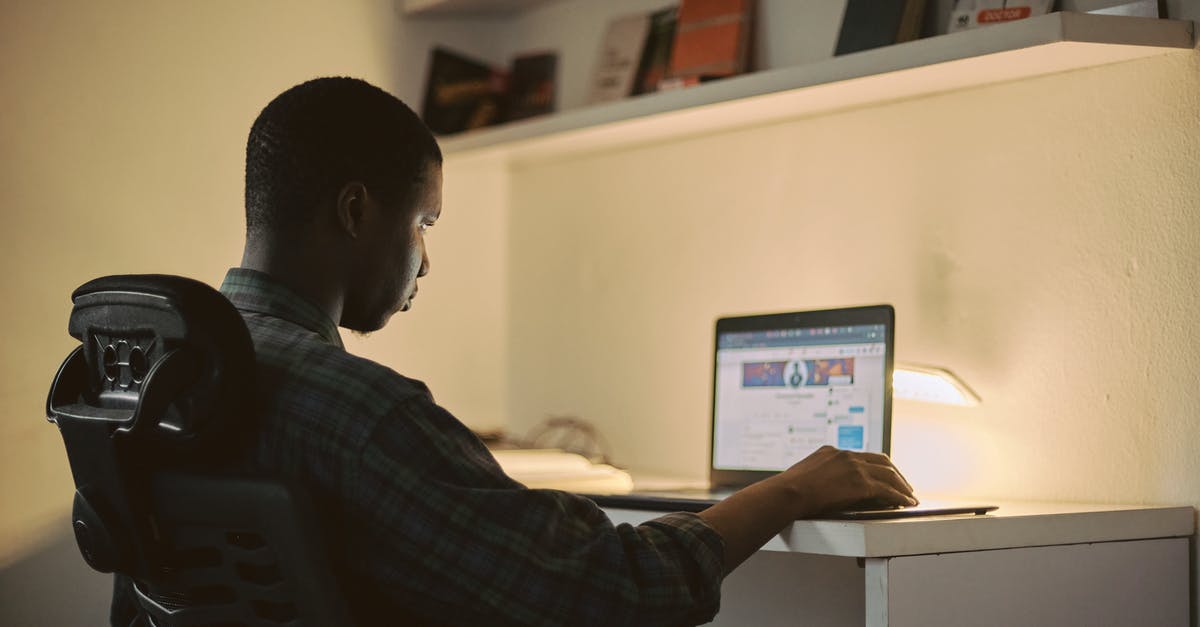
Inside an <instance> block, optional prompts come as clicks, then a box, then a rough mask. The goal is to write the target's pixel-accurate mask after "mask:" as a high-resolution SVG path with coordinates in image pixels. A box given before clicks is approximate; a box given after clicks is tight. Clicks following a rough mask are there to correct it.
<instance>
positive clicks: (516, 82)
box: [505, 52, 558, 121]
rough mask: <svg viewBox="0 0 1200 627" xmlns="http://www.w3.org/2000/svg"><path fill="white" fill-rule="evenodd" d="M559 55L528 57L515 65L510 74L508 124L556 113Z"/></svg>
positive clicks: (541, 53) (517, 59) (518, 59)
mask: <svg viewBox="0 0 1200 627" xmlns="http://www.w3.org/2000/svg"><path fill="white" fill-rule="evenodd" d="M557 68H558V55H557V54H554V53H553V52H539V53H531V54H524V55H521V56H519V57H517V58H515V59H513V62H512V69H511V70H509V74H508V90H507V97H508V107H507V109H506V115H505V121H512V120H523V119H525V118H530V117H534V116H537V115H544V114H546V113H552V112H553V111H554V96H555V85H556V84H557V74H556V72H557Z"/></svg>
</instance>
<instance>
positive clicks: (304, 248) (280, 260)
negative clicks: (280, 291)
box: [242, 238, 345, 324]
mask: <svg viewBox="0 0 1200 627" xmlns="http://www.w3.org/2000/svg"><path fill="white" fill-rule="evenodd" d="M306 244H308V243H307V242H286V243H284V242H278V241H267V240H265V239H263V238H252V239H247V240H246V248H245V250H244V251H243V252H242V267H243V268H246V269H247V270H256V271H258V272H262V273H263V274H266V275H269V276H270V277H271V278H272V279H274V280H276V281H278V282H280V283H282V284H284V285H285V286H287V287H288V288H289V289H291V290H292V291H293V292H296V293H297V294H299V295H300V296H303V297H304V298H306V299H308V300H309V301H311V302H312V303H313V304H315V305H317V306H318V307H320V308H321V310H322V311H324V312H325V314H326V315H328V316H329V319H330V320H333V322H334V324H340V323H341V319H342V307H343V304H344V302H345V294H344V292H343V290H342V287H341V281H340V278H339V276H338V273H337V267H336V264H335V263H334V262H333V260H331V259H328V258H326V257H323V256H318V255H311V254H308V253H309V251H312V250H321V248H319V247H316V246H311V245H306Z"/></svg>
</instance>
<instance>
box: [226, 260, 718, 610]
mask: <svg viewBox="0 0 1200 627" xmlns="http://www.w3.org/2000/svg"><path fill="white" fill-rule="evenodd" d="M221 291H222V292H223V293H224V294H225V295H226V296H227V297H228V298H229V300H230V301H231V302H233V304H234V306H235V307H237V309H238V310H239V311H240V312H241V314H242V317H243V318H244V319H245V321H246V325H247V326H248V327H249V329H250V335H251V337H252V338H253V340H254V348H255V351H256V360H257V364H258V371H257V376H258V380H257V386H258V392H257V402H258V407H257V411H258V412H259V416H260V418H261V420H262V424H263V427H262V429H263V431H262V433H261V435H260V437H259V440H258V443H257V446H256V461H257V463H258V464H259V465H261V466H263V467H264V468H265V469H267V470H269V471H271V472H273V473H276V474H278V475H281V476H285V477H289V478H293V479H298V480H300V481H301V482H303V483H304V484H306V485H307V486H308V487H309V489H310V490H312V492H313V495H314V497H315V498H316V501H317V504H318V508H319V509H320V510H321V511H322V512H323V516H325V520H323V521H322V524H323V529H324V530H325V533H326V535H327V536H328V539H329V546H330V549H331V551H332V553H333V555H332V558H333V560H334V563H335V570H336V571H337V575H338V578H339V581H340V582H341V585H342V588H343V591H344V593H345V595H346V597H347V600H348V602H349V603H350V606H351V610H352V612H353V613H354V614H355V616H356V620H357V621H359V622H361V623H362V624H386V625H396V624H420V625H426V624H449V625H573V626H574V625H579V626H584V625H606V626H614V625H679V624H689V623H690V624H696V623H702V622H707V621H709V620H711V619H712V617H713V615H714V614H715V613H716V611H717V608H718V604H719V600H720V584H721V578H722V575H723V560H722V556H723V550H724V547H723V543H722V540H721V538H720V536H719V535H718V534H717V533H716V532H715V531H713V529H712V528H711V527H709V526H708V525H707V524H706V523H704V522H703V521H702V520H701V519H700V518H699V517H697V516H695V515H693V514H670V515H667V516H663V517H661V518H658V519H656V520H653V521H650V522H647V523H645V524H642V525H639V526H636V527H634V526H631V525H627V524H622V525H613V523H612V522H611V521H610V520H609V519H608V517H607V516H605V515H604V513H603V512H602V511H601V510H600V509H599V508H598V507H597V506H596V505H595V504H594V503H592V502H591V501H590V500H588V499H585V498H582V497H579V496H576V495H573V494H569V493H565V492H559V491H553V490H530V489H527V488H525V487H524V486H522V485H521V484H519V483H517V482H516V481H514V480H512V479H511V478H509V477H508V476H506V475H505V474H504V472H503V471H502V470H501V469H500V467H499V466H498V465H497V464H496V461H495V459H494V458H493V457H492V455H491V454H490V453H489V452H488V450H487V449H486V448H485V447H484V446H483V444H482V443H481V442H480V441H479V439H478V438H477V437H475V435H474V434H473V433H472V432H471V431H470V430H469V429H468V428H467V427H466V426H464V425H463V424H462V423H461V422H459V421H458V420H457V419H456V418H454V416H452V415H450V413H449V412H447V411H446V410H445V409H443V408H441V407H439V406H438V405H437V404H436V403H434V401H433V398H432V396H431V395H430V393H429V390H428V388H426V387H425V385H424V384H423V383H421V382H419V381H415V380H413V379H409V378H406V377H403V376H401V375H399V374H397V373H396V372H394V371H393V370H391V369H389V368H387V367H384V366H382V365H380V364H377V363H375V362H372V361H369V360H366V359H362V358H360V357H356V356H354V355H351V354H349V353H347V352H346V350H345V348H344V347H343V345H342V342H341V338H340V337H339V336H338V333H337V329H336V328H335V326H334V323H333V321H332V320H330V319H329V318H328V316H326V315H325V313H324V312H322V311H321V310H320V309H319V308H317V307H316V306H315V305H313V304H312V303H310V302H308V301H306V300H305V299H303V298H301V297H300V296H298V295H297V294H295V293H294V292H292V291H291V290H289V289H288V288H286V287H284V286H283V285H281V284H279V283H277V282H275V281H273V280H272V279H271V278H270V277H268V276H267V275H265V274H262V273H259V272H255V271H252V270H246V269H240V268H235V269H232V270H230V271H229V273H228V275H226V278H225V282H224V284H223V285H222V286H221Z"/></svg>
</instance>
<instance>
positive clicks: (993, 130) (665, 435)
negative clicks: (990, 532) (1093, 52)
mask: <svg viewBox="0 0 1200 627" xmlns="http://www.w3.org/2000/svg"><path fill="white" fill-rule="evenodd" d="M1198 61H1200V55H1197V54H1196V53H1195V52H1179V53H1173V54H1169V55H1166V56H1162V57H1157V58H1151V59H1148V60H1142V61H1136V62H1131V63H1127V64H1123V65H1116V66H1109V67H1102V68H1095V69H1088V70H1083V71H1078V72H1073V73H1067V74H1061V75H1056V76H1048V77H1044V78H1037V79H1031V80H1025V81H1020V82H1015V83H1009V84H1002V85H995V86H991V87H986V88H980V89H973V90H969V91H963V92H959V93H952V94H945V95H939V96H934V97H928V98H922V99H917V100H911V101H906V102H900V103H895V104H889V105H885V106H879V107H868V108H862V109H857V110H852V111H846V112H842V113H837V114H832V115H825V116H820V117H816V118H811V119H803V120H797V121H794V122H789V123H783V124H773V125H771V126H767V127H762V128H756V129H751V130H745V131H738V132H730V133H725V134H720V135H715V136H709V137H703V138H698V139H688V140H681V141H674V142H669V143H663V144H658V145H652V146H649V147H644V148H636V149H626V150H620V151H614V152H609V153H603V154H597V155H592V156H587V157H579V158H573V159H570V160H568V161H559V162H555V163H543V164H533V165H525V166H521V167H519V168H518V169H517V170H516V172H515V174H514V177H513V182H512V185H513V189H512V197H511V207H512V209H511V210H512V214H513V215H512V222H511V226H510V233H511V236H510V248H511V260H510V263H511V277H510V281H511V282H512V291H511V302H510V306H511V312H510V316H511V318H510V320H511V322H510V325H511V327H510V328H511V337H510V339H511V342H512V344H511V349H510V350H511V367H510V369H509V372H510V377H511V390H510V394H511V396H510V398H511V403H512V424H513V425H514V427H516V428H518V429H520V428H521V427H524V426H527V425H528V424H530V423H532V422H533V421H535V420H537V419H539V418H540V417H541V416H543V415H545V414H547V413H574V414H578V415H581V416H583V417H585V418H588V419H591V420H593V421H595V422H597V423H599V424H600V425H601V426H602V427H603V431H604V433H606V434H607V435H608V437H609V439H610V440H611V441H612V443H613V447H614V449H615V450H616V453H617V457H618V459H619V460H620V461H622V462H625V463H628V464H630V465H632V466H634V467H635V468H642V469H646V470H654V471H660V472H686V473H688V474H690V475H692V476H700V475H702V474H703V471H704V468H705V467H706V464H707V462H706V457H705V455H706V443H707V419H708V413H709V406H708V404H709V393H710V389H711V387H710V386H711V382H710V380H709V376H710V368H711V348H710V342H711V334H712V321H713V320H714V318H716V317H717V316H718V315H720V314H728V313H737V312H755V311H781V310H789V309H801V308H816V307H825V306H839V305H853V304H870V303H876V302H889V303H893V304H894V305H895V306H896V310H897V320H898V331H897V353H898V357H899V358H900V359H902V360H906V361H912V362H917V363H929V364H935V365H942V366H946V367H949V368H951V369H953V370H954V371H956V372H958V373H959V374H960V375H961V376H963V377H964V378H965V380H966V381H967V382H968V383H970V384H971V385H972V386H973V387H974V388H975V389H976V390H977V391H978V392H979V393H980V395H981V396H982V398H983V401H984V402H983V404H982V405H981V406H979V407H977V408H967V409H958V408H953V409H952V408H947V409H941V408H938V407H936V406H931V405H924V404H918V403H909V402H899V403H898V404H897V405H896V411H895V414H896V415H895V440H894V447H893V448H894V454H895V457H896V459H897V460H898V461H899V462H900V463H901V464H902V466H903V467H904V469H905V471H906V472H907V474H908V476H909V478H910V479H911V480H912V481H913V483H914V484H916V485H917V486H918V488H919V489H920V491H921V492H922V493H924V494H925V495H927V496H928V495H937V494H942V495H951V496H964V495H979V496H986V497H992V498H1008V499H1017V498H1028V499H1055V500H1059V499H1061V500H1067V501H1100V502H1113V501H1123V502H1133V503H1185V504H1189V503H1190V504H1200V461H1197V460H1198V459H1200V458H1198V457H1197V455H1196V453H1195V450H1196V449H1195V447H1196V445H1197V444H1198V443H1200V386H1197V385H1196V382H1197V380H1198V379H1197V373H1200V333H1198V332H1197V331H1196V328H1197V325H1196V320H1195V315H1196V314H1195V312H1196V311H1200V292H1198V291H1197V286H1198V285H1200V63H1198Z"/></svg>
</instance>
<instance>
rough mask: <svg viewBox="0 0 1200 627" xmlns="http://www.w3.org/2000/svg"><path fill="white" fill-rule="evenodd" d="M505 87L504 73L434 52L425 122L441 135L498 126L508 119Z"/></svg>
mask: <svg viewBox="0 0 1200 627" xmlns="http://www.w3.org/2000/svg"><path fill="white" fill-rule="evenodd" d="M505 87H506V77H505V73H504V72H503V71H502V70H498V69H496V68H493V67H492V66H491V65H489V64H487V63H485V62H483V61H479V60H477V59H472V58H470V57H468V56H466V55H463V54H460V53H458V52H454V51H451V50H448V49H446V48H441V47H437V48H434V49H433V51H432V53H430V59H429V74H428V76H427V77H426V81H425V101H424V102H423V103H422V106H421V119H422V120H424V122H425V125H426V126H428V127H429V130H431V131H433V132H434V133H435V134H438V135H448V134H451V133H459V132H462V131H466V130H470V129H473V128H481V127H484V126H489V125H492V124H496V123H498V122H500V121H502V120H503V119H504V105H505Z"/></svg>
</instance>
